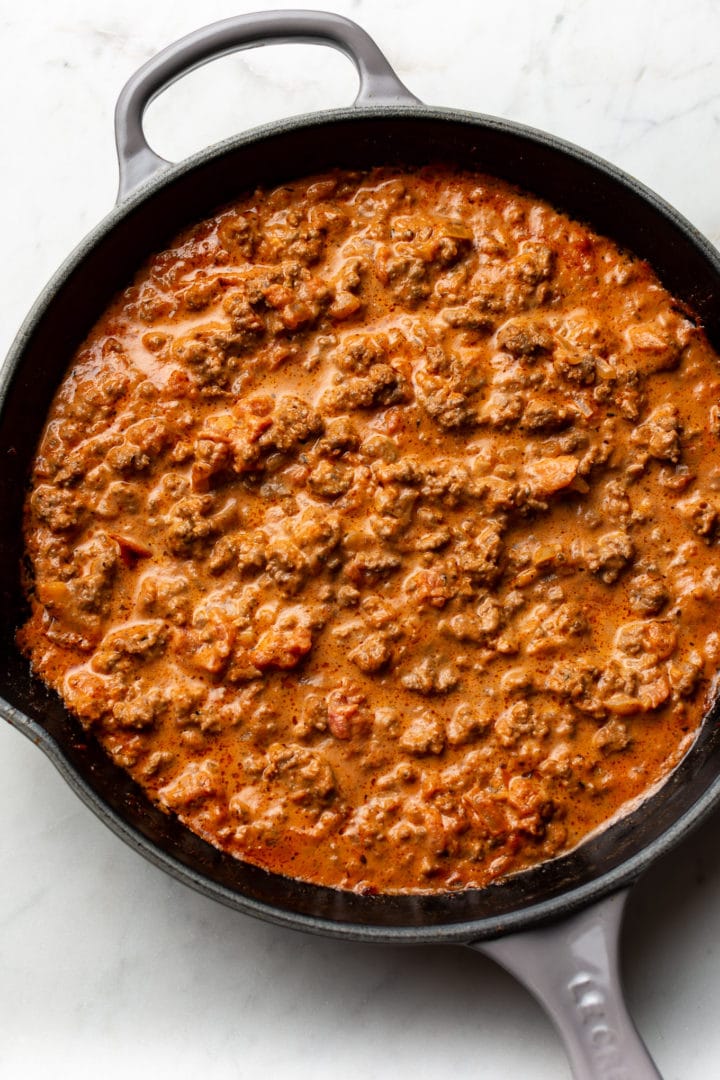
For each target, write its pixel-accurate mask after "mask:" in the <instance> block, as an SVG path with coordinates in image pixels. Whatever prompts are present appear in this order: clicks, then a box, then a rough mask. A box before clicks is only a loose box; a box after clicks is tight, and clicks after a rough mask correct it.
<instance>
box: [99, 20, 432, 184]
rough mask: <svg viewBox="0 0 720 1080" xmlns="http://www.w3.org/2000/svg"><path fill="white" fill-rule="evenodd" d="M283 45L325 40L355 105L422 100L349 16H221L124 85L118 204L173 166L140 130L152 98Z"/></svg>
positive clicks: (119, 111)
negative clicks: (348, 76)
mask: <svg viewBox="0 0 720 1080" xmlns="http://www.w3.org/2000/svg"><path fill="white" fill-rule="evenodd" d="M288 42H305V43H310V44H317V45H330V46H331V47H332V48H334V49H339V50H340V52H343V53H345V55H346V56H348V57H349V58H350V59H351V60H352V62H353V63H354V65H355V67H356V69H357V72H358V75H359V77H360V87H359V90H358V93H357V97H356V98H355V102H354V104H355V105H356V106H357V105H419V104H420V102H419V100H418V98H416V97H415V95H414V94H411V93H410V91H409V90H408V89H407V87H406V86H404V85H403V83H402V82H401V81H400V79H399V78H398V77H397V75H396V74H395V72H394V71H393V69H392V68H391V67H390V64H389V63H388V62H387V60H386V59H385V56H384V55H383V53H382V52H381V51H380V49H379V48H378V46H377V45H376V44H375V42H374V41H373V39H372V38H371V37H370V36H369V35H368V34H367V33H366V32H365V31H364V30H363V29H362V27H360V26H358V25H357V23H354V22H352V21H351V20H350V19H345V18H343V17H342V16H340V15H334V14H332V13H330V12H325V11H265V12H256V13H254V14H250V15H237V16H234V17H233V18H230V19H223V20H221V21H220V22H216V23H211V25H210V26H204V27H202V28H201V29H200V30H196V31H195V32H194V33H192V34H188V35H187V36H186V37H184V38H180V40H179V41H176V42H175V43H174V44H172V45H169V46H168V47H167V48H166V49H163V51H162V52H160V53H158V54H157V56H154V57H152V59H150V60H148V62H147V63H146V64H143V66H142V67H141V68H139V70H138V71H136V72H135V74H134V75H133V76H132V77H131V78H130V79H129V80H128V82H127V83H126V84H125V86H124V87H123V89H122V91H121V93H120V97H119V98H118V102H117V106H116V108H115V142H116V145H117V153H118V163H119V166H120V188H119V192H118V201H120V200H122V199H124V198H125V197H126V196H127V195H129V193H130V192H131V191H132V190H133V188H135V187H137V185H138V184H139V183H141V182H142V181H143V180H145V179H147V178H148V177H149V176H152V174H153V173H155V172H157V171H158V170H159V169H162V168H165V167H166V166H168V165H169V164H170V162H168V161H166V160H165V158H161V157H160V156H159V155H158V154H156V153H155V152H154V151H153V150H151V149H150V146H149V145H148V143H147V140H146V138H145V134H144V131H143V114H144V112H145V109H146V108H147V106H148V105H149V104H150V102H151V101H152V100H153V98H155V97H157V95H158V94H159V93H160V92H161V91H162V90H164V89H165V88H166V87H168V86H170V85H171V84H172V83H173V82H175V81H176V79H179V78H180V77H181V76H183V75H186V74H188V72H190V71H193V70H194V69H195V68H197V67H200V66H201V65H202V64H205V63H207V61H208V60H212V59H214V58H216V57H220V56H225V55H227V54H228V53H232V52H238V51H240V50H242V49H249V48H252V47H254V46H257V45H269V44H272V43H275V44H281V43H288Z"/></svg>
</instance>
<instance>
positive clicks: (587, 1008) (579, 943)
mask: <svg viewBox="0 0 720 1080" xmlns="http://www.w3.org/2000/svg"><path fill="white" fill-rule="evenodd" d="M627 896H628V890H627V889H625V890H623V891H622V892H618V893H615V894H614V895H613V896H610V897H607V898H606V899H605V900H601V901H600V902H599V903H598V904H595V905H593V907H591V908H589V909H588V910H586V911H581V912H580V913H579V914H578V915H572V916H570V917H569V918H567V919H563V920H562V921H561V922H559V923H554V924H552V925H550V926H547V927H540V928H539V929H536V930H528V931H525V932H523V933H518V934H511V935H508V936H507V937H503V938H498V939H497V940H496V941H487V942H472V943H471V945H470V947H471V948H473V949H477V951H478V952H481V953H484V954H485V955H486V956H489V957H491V959H493V960H495V961H497V963H498V964H500V965H501V966H502V967H504V968H506V969H507V971H509V972H510V973H511V974H512V975H515V976H516V977H517V978H518V979H519V980H520V982H521V983H523V985H524V986H526V987H527V989H528V990H530V992H531V993H532V994H533V995H534V996H535V997H536V998H537V1000H538V1001H539V1003H540V1004H541V1005H542V1007H543V1008H544V1009H545V1011H546V1012H547V1013H548V1015H549V1016H550V1019H551V1020H552V1021H553V1023H554V1024H555V1027H556V1028H557V1030H558V1032H559V1034H560V1037H561V1038H562V1040H563V1042H564V1044H565V1049H566V1051H567V1055H568V1058H569V1060H570V1065H571V1068H572V1074H573V1077H574V1078H575V1080H662V1078H661V1077H660V1073H659V1072H658V1071H657V1069H656V1068H655V1065H654V1063H653V1061H652V1059H651V1057H650V1055H649V1054H648V1052H647V1050H646V1048H645V1045H644V1044H643V1042H642V1040H641V1038H640V1036H639V1034H638V1032H637V1030H636V1028H635V1025H634V1024H633V1022H632V1019H631V1018H630V1015H629V1013H628V1011H627V1008H626V1006H625V1002H624V1000H623V992H622V985H621V980H620V969H619V961H618V948H619V941H620V931H621V927H622V918H623V912H624V909H625V901H626V900H627Z"/></svg>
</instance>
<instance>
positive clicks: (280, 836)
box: [19, 167, 720, 892]
mask: <svg viewBox="0 0 720 1080" xmlns="http://www.w3.org/2000/svg"><path fill="white" fill-rule="evenodd" d="M719 389H720V367H719V366H718V358H717V356H716V355H715V354H714V352H713V351H712V349H711V348H710V346H709V344H708V342H707V340H706V338H705V336H704V334H703V332H702V330H701V329H700V328H698V327H697V326H696V325H695V323H694V322H693V320H692V318H691V317H690V316H689V315H688V313H687V312H686V311H685V310H684V309H683V308H682V306H681V305H680V304H678V303H677V302H676V301H674V300H673V298H672V297H671V296H670V295H669V294H668V293H667V292H666V291H665V290H664V289H663V287H662V286H661V284H660V283H659V281H658V280H657V278H656V277H655V275H654V274H653V272H652V270H651V269H650V268H649V267H648V266H647V265H646V264H645V263H643V262H640V261H638V260H637V259H634V258H633V257H632V256H630V255H628V254H626V253H624V252H621V251H620V250H618V248H617V247H616V246H615V245H614V244H613V243H611V242H610V241H609V240H607V239H604V238H602V237H600V236H597V235H596V234H594V233H593V232H592V231H591V230H589V229H588V228H587V227H586V226H584V225H582V224H579V223H578V222H575V221H572V220H570V219H569V218H568V217H566V216H564V215H563V214H561V213H558V212H557V211H555V210H554V209H552V208H551V207H550V206H549V205H547V204H546V203H544V202H542V201H539V200H538V199H536V198H532V197H529V196H527V195H525V194H522V193H520V192H518V191H517V190H515V189H513V188H511V187H509V186H508V185H506V184H504V183H501V182H499V181H497V180H493V179H489V178H487V177H484V176H480V175H474V174H470V173H466V172H461V171H454V170H452V169H449V168H441V167H433V168H428V169H424V170H420V171H402V170H394V169H375V170H373V171H370V172H367V173H336V174H331V175H324V176H321V177H314V178H311V179H308V180H302V181H298V182H297V183H291V184H288V185H285V186H282V187H280V188H277V189H276V190H274V191H259V192H256V193H255V194H254V195H252V196H250V197H248V198H244V199H242V200H241V201H239V202H238V203H237V204H235V205H233V206H230V207H228V208H226V209H225V210H223V211H222V212H220V213H218V214H217V216H215V217H213V218H211V219H209V220H207V221H204V222H202V223H201V224H199V225H198V226H197V227H195V228H193V229H191V230H189V231H187V232H186V233H184V234H183V235H182V236H180V237H179V238H178V239H177V240H176V241H175V242H174V243H173V244H172V245H171V246H170V247H169V248H168V249H167V250H166V251H163V252H161V253H160V254H158V255H156V256H155V257H154V258H152V259H151V260H150V262H149V263H148V264H147V266H146V267H145V268H144V269H143V270H142V271H141V272H140V274H139V275H138V277H137V278H136V280H135V281H134V283H133V284H132V285H130V287H129V288H128V289H127V290H126V291H125V292H124V293H123V294H122V295H120V296H119V297H118V298H117V300H116V301H115V302H114V303H113V305H112V306H111V307H110V308H109V310H108V311H107V312H106V313H105V314H104V315H103V317H102V318H101V319H100V320H99V322H98V323H97V325H96V326H95V328H94V329H93V330H92V332H91V333H90V335H89V337H88V338H87V340H86V342H85V343H84V344H83V346H82V347H81V348H80V349H79V350H78V352H77V354H76V356H75V358H74V361H73V364H72V366H71V368H70V370H69V371H68V373H67V376H66V377H65V379H64V381H63V383H62V385H61V386H60V388H59V390H58V392H57V395H56V397H55V400H54V403H53V405H52V408H51V410H50V414H49V417H48V420H47V424H46V426H45V429H44V433H43V436H42V439H41V441H40V444H39V447H38V451H37V456H36V459H35V462H34V468H33V474H32V482H31V489H30V492H29V495H28V500H27V509H26V521H25V537H26V547H27V554H28V557H29V564H30V566H31V572H30V574H29V577H28V583H27V584H28V595H29V599H30V602H31V607H32V614H31V617H30V618H29V620H28V622H27V623H26V625H25V626H24V627H23V628H22V629H21V630H20V631H19V641H20V643H21V646H22V648H23V649H24V650H25V652H26V654H27V655H28V656H29V657H30V659H31V661H32V664H33V667H34V669H35V670H36V672H37V673H38V674H39V675H40V676H41V677H42V678H43V679H44V680H45V681H46V682H47V683H48V684H49V685H50V686H52V687H54V688H55V689H56V690H57V692H58V693H59V694H60V695H61V696H62V698H63V699H64V701H65V703H66V704H67V706H68V708H69V709H71V710H72V711H73V712H74V713H75V714H76V715H77V716H78V717H79V718H80V720H81V721H82V723H83V724H84V725H85V726H86V727H87V728H88V729H90V730H91V731H92V732H93V733H94V734H95V735H96V736H97V738H98V739H99V740H100V742H101V743H102V744H103V746H104V747H105V748H106V750H107V752H108V753H109V754H110V755H111V756H112V757H113V759H114V760H115V761H116V762H118V763H119V764H120V765H121V766H123V767H124V768H125V769H127V770H128V772H129V773H130V774H131V775H132V776H133V777H134V778H135V780H137V782H138V783H139V784H140V785H141V786H142V787H143V788H144V789H145V791H146V792H147V794H148V795H149V797H150V798H151V799H152V800H153V801H155V802H156V803H158V804H159V805H160V806H162V807H164V808H165V809H166V810H168V811H169V812H172V813H175V814H177V815H178V816H179V817H180V818H181V819H182V821H184V822H185V823H186V824H187V825H188V826H189V827H190V828H191V829H193V830H195V831H196V832H197V833H199V834H200V835H201V836H203V837H205V838H206V839H207V840H209V841H210V842H211V843H213V844H215V845H217V846H218V847H220V848H222V849H224V850H225V851H228V852H231V853H232V854H233V855H235V856H237V857H238V858H240V859H245V860H248V861H250V862H252V863H256V864H258V865H260V866H263V867H266V868H268V869H271V870H274V871H278V872H280V873H283V874H287V875H290V876H292V877H295V878H300V879H303V880H306V881H310V882H317V883H321V884H325V885H330V886H337V887H341V888H348V889H356V890H360V891H368V892H372V891H381V892H413V891H433V890H446V889H455V888H464V887H484V886H486V885H487V884H488V883H490V882H492V881H495V880H497V879H498V878H501V877H503V876H505V875H507V874H509V873H511V872H514V871H517V870H520V869H522V868H524V867H528V866H530V865H532V864H535V863H537V862H540V861H542V860H546V859H549V858H551V857H552V856H555V855H557V854H559V853H561V852H564V851H567V850H569V849H570V848H572V847H573V846H574V845H576V844H578V843H579V842H580V841H581V840H582V839H583V837H585V836H586V835H587V834H588V833H589V832H590V831H592V830H594V829H597V828H598V827H599V826H601V825H602V824H603V823H605V822H607V821H608V820H609V819H610V818H612V817H613V815H616V814H618V813H619V812H620V811H621V810H622V809H623V807H626V806H627V805H628V803H629V802H630V801H631V800H635V799H637V798H639V797H641V796H642V795H643V794H644V793H646V792H647V791H648V790H649V789H651V788H652V787H653V786H654V785H657V784H658V782H660V781H661V780H662V779H663V778H664V777H666V776H667V774H668V772H669V771H670V770H671V769H672V768H673V766H674V765H675V764H676V763H677V762H678V761H679V760H680V758H681V756H682V755H683V753H684V752H685V750H686V749H687V748H688V746H689V745H690V743H691V741H692V739H693V737H694V734H695V732H696V730H697V727H698V725H699V724H700V722H701V719H702V716H703V713H704V711H705V710H706V708H707V704H708V700H709V693H710V690H711V687H712V680H713V677H714V673H715V672H716V670H717V667H718V663H719V662H720V637H719V635H718V633H717V631H716V629H715V624H716V619H715V612H716V611H717V602H718V598H719V597H720V567H719V566H718V557H717V550H718V549H717V545H716V540H717V536H718V522H719V521H720V517H719V514H720V468H719V464H720V459H719V458H718V453H717V448H718V431H719V425H720V409H719V406H718V402H719V396H718V390H719Z"/></svg>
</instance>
